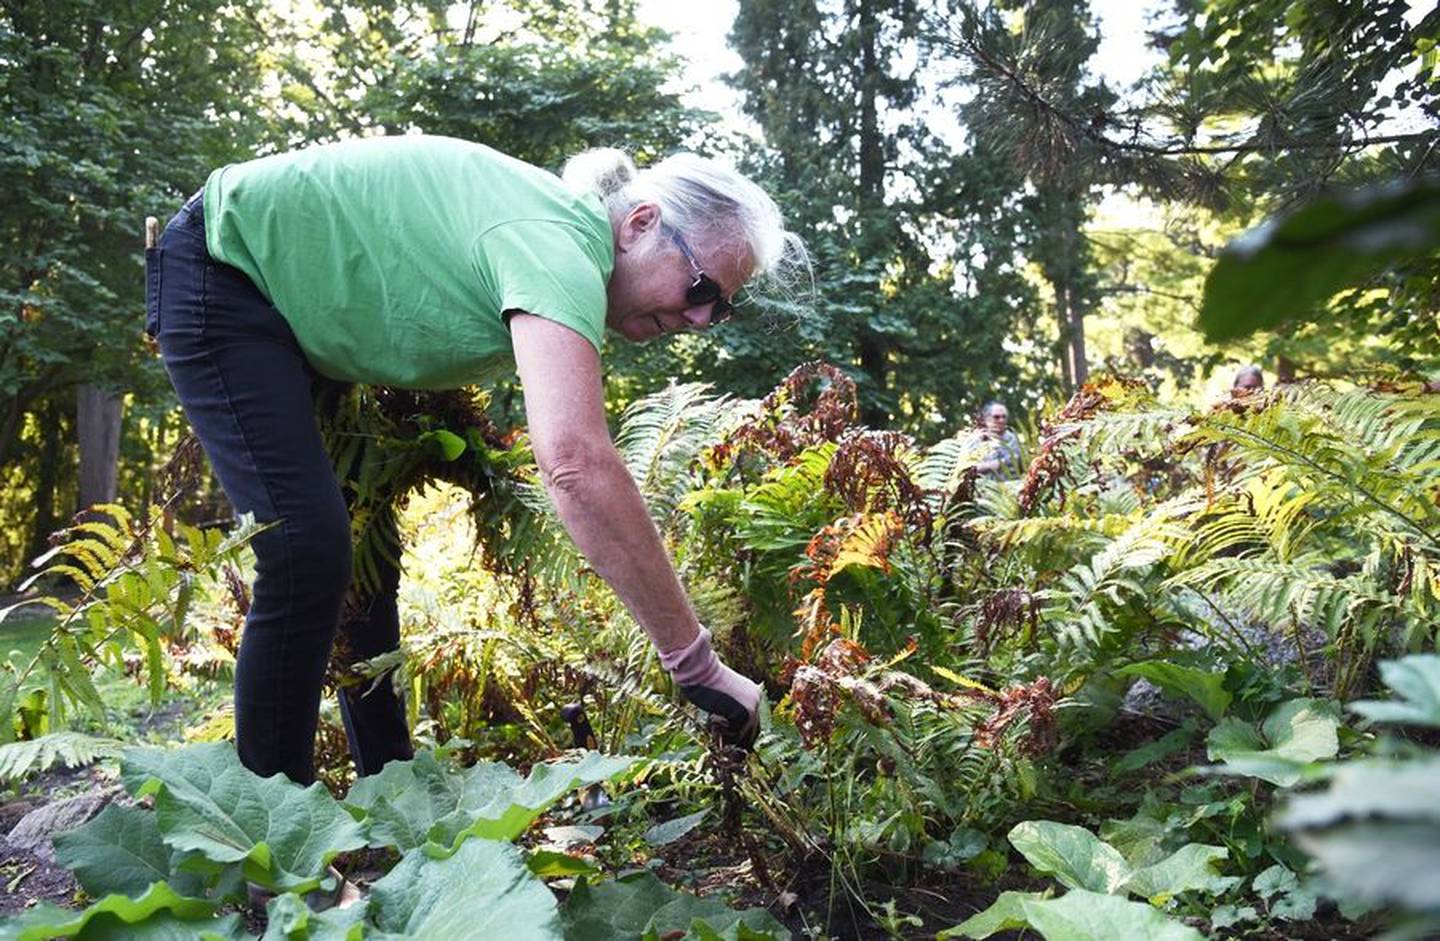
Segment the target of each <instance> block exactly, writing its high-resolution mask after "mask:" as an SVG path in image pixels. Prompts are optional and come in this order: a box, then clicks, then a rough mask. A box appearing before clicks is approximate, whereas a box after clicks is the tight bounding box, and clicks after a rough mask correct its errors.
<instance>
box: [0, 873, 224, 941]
mask: <svg viewBox="0 0 1440 941" xmlns="http://www.w3.org/2000/svg"><path fill="white" fill-rule="evenodd" d="M214 912H215V906H214V904H213V903H211V902H206V901H202V900H200V899H192V898H185V897H183V896H181V895H179V894H177V893H176V892H175V890H174V889H172V888H170V886H168V885H166V884H165V883H163V882H158V883H156V884H154V885H152V886H150V888H149V889H148V890H147V891H146V892H145V893H144V894H143V895H141V896H139V897H138V898H135V899H129V898H126V897H125V896H123V895H109V896H106V897H105V898H103V899H101V900H100V901H98V902H96V903H95V904H94V905H91V906H90V907H89V908H86V909H84V910H83V911H79V912H73V911H70V910H69V909H64V908H58V907H56V906H54V905H40V906H37V907H35V908H33V909H31V910H29V911H28V912H25V913H24V914H22V915H20V916H18V917H13V918H11V919H9V920H7V921H6V922H4V923H3V924H0V938H5V939H6V941H42V939H45V938H69V937H75V936H77V935H81V934H82V932H83V936H84V937H87V938H89V937H95V938H112V937H113V938H119V937H149V936H152V935H147V934H144V932H146V931H147V930H150V931H154V929H156V928H162V930H168V931H172V932H177V933H178V931H180V930H184V931H186V932H187V933H188V934H189V936H190V937H196V936H199V937H202V938H211V937H215V938H226V937H236V936H237V935H236V934H235V928H236V925H237V923H238V922H239V916H238V915H228V916H224V917H221V918H218V919H217V918H213V917H212V916H213V915H214ZM177 922H178V923H180V924H181V925H183V928H182V927H180V926H179V925H177V924H176V923H177ZM157 923H158V924H157ZM156 934H158V935H159V936H161V937H164V935H163V934H161V933H160V932H156Z"/></svg>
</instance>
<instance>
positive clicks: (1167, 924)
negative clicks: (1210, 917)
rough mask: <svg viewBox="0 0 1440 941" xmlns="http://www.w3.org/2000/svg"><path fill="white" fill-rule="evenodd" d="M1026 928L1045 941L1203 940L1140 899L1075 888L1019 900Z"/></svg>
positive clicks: (1198, 933) (1195, 932)
mask: <svg viewBox="0 0 1440 941" xmlns="http://www.w3.org/2000/svg"><path fill="white" fill-rule="evenodd" d="M1021 908H1022V909H1023V910H1024V913H1025V919H1026V921H1028V922H1029V923H1030V927H1032V928H1034V929H1035V930H1036V931H1038V932H1040V934H1041V935H1042V936H1043V937H1044V938H1045V939H1046V941H1115V939H1117V938H1124V939H1125V941H1204V938H1205V936H1204V935H1202V934H1201V933H1200V932H1198V931H1196V930H1195V929H1194V928H1190V927H1187V926H1186V925H1182V924H1181V923H1180V922H1178V921H1173V920H1171V919H1169V918H1166V917H1165V916H1164V915H1163V914H1161V913H1160V912H1158V911H1156V910H1155V909H1154V908H1152V907H1151V906H1149V905H1146V904H1145V903H1143V902H1131V901H1129V900H1128V899H1123V898H1120V897H1119V896H1115V895H1101V894H1099V893H1096V892H1087V891H1085V890H1084V889H1076V890H1074V891H1072V892H1067V893H1066V894H1065V895H1063V896H1062V897H1060V898H1058V899H1035V900H1030V899H1027V900H1025V901H1023V902H1022V903H1021Z"/></svg>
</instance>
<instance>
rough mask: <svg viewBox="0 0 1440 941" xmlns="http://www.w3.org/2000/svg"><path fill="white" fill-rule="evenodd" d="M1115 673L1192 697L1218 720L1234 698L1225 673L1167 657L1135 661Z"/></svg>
mask: <svg viewBox="0 0 1440 941" xmlns="http://www.w3.org/2000/svg"><path fill="white" fill-rule="evenodd" d="M1115 672H1116V673H1118V674H1119V675H1120V676H1140V677H1144V678H1145V679H1147V680H1149V681H1150V682H1152V683H1154V684H1155V685H1156V686H1158V687H1160V688H1161V689H1163V690H1165V691H1166V692H1169V693H1173V694H1179V695H1182V696H1188V697H1190V698H1191V699H1193V700H1194V701H1195V702H1197V703H1199V704H1200V707H1201V708H1202V709H1204V710H1205V714H1206V715H1208V716H1209V717H1210V718H1211V719H1214V720H1217V721H1218V720H1219V719H1220V718H1222V717H1223V716H1224V715H1225V710H1226V709H1227V708H1229V706H1230V701H1231V699H1232V698H1233V697H1232V696H1231V695H1230V692H1229V691H1228V690H1226V689H1225V676H1224V674H1222V673H1209V672H1206V671H1204V670H1197V669H1194V668H1191V667H1183V666H1180V665H1178V664H1174V663H1168V662H1166V661H1164V660H1150V661H1147V662H1145V663H1132V664H1130V665H1129V666H1127V667H1121V668H1120V669H1119V670H1116V671H1115Z"/></svg>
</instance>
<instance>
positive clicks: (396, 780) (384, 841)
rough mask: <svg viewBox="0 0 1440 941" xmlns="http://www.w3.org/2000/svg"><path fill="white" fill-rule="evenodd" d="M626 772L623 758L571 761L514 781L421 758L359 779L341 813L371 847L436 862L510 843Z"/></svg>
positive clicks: (508, 773) (499, 770) (503, 771)
mask: <svg viewBox="0 0 1440 941" xmlns="http://www.w3.org/2000/svg"><path fill="white" fill-rule="evenodd" d="M631 764H632V759H629V758H618V757H606V756H604V755H600V754H598V753H596V752H587V753H586V754H585V755H584V756H582V757H580V758H578V759H574V760H567V761H561V762H551V763H546V764H539V765H536V766H535V767H534V768H533V769H532V770H531V772H530V775H529V776H528V777H523V778H522V777H521V776H520V775H518V774H516V773H515V772H514V771H512V770H511V769H510V768H509V767H507V766H506V765H503V764H499V763H493V762H482V763H480V764H476V765H474V766H472V767H469V768H466V769H464V770H463V771H458V770H456V769H454V768H451V767H448V766H447V765H445V764H442V763H441V762H440V761H438V760H437V759H436V758H435V756H434V755H432V754H428V753H421V754H420V755H419V756H417V757H416V758H414V759H412V760H411V761H391V762H388V763H387V764H386V765H385V767H384V768H383V769H381V770H380V772H379V773H378V774H373V775H369V776H367V777H363V778H360V779H359V780H358V781H356V782H355V785H354V787H352V788H351V789H350V793H349V794H348V795H346V797H345V806H346V807H347V808H348V809H349V810H350V812H351V813H352V814H354V815H355V816H356V819H358V820H360V821H361V822H362V824H363V826H364V832H365V835H366V837H367V838H368V839H369V841H370V843H371V845H373V846H395V847H398V848H400V849H401V850H409V849H413V848H416V847H422V846H423V847H426V848H427V849H428V851H429V853H430V854H431V855H432V856H436V857H439V856H444V855H446V854H449V853H452V852H454V851H455V848H456V847H458V846H460V845H461V844H462V843H463V842H464V841H465V840H467V839H469V838H470V837H472V836H477V837H482V838H484V839H489V840H513V839H514V838H515V837H517V836H519V835H520V834H521V833H522V832H524V831H525V829H526V828H527V827H529V826H530V824H531V823H532V822H533V821H534V820H535V818H536V817H538V816H540V814H542V813H544V812H545V810H546V809H547V808H548V807H550V805H552V804H553V803H555V802H556V801H557V800H559V799H560V798H561V797H563V796H564V795H566V794H568V793H570V792H572V791H574V790H575V789H576V788H579V787H583V786H586V785H590V784H597V783H599V782H602V781H606V780H609V779H611V778H613V777H615V776H616V775H618V774H620V773H622V772H623V771H625V770H626V769H627V768H629V767H630V765H631Z"/></svg>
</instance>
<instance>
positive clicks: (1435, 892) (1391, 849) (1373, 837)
mask: <svg viewBox="0 0 1440 941" xmlns="http://www.w3.org/2000/svg"><path fill="white" fill-rule="evenodd" d="M1295 839H1296V842H1298V843H1299V844H1300V847H1301V848H1302V849H1304V850H1305V852H1307V853H1309V854H1310V856H1311V857H1312V858H1314V860H1315V862H1316V864H1317V865H1318V866H1319V867H1320V871H1321V872H1323V873H1324V874H1325V876H1326V878H1327V880H1328V881H1329V882H1330V884H1331V885H1333V886H1335V887H1336V888H1337V889H1339V891H1341V892H1343V893H1344V894H1345V895H1347V896H1350V897H1353V898H1357V899H1359V900H1361V901H1365V902H1371V903H1375V904H1394V905H1399V906H1401V907H1402V908H1407V909H1410V910H1412V911H1421V912H1430V913H1435V914H1440V877H1437V873H1440V824H1437V823H1429V824H1416V823H1413V822H1410V821H1401V820H1376V821H1367V822H1356V823H1351V824H1346V825H1345V826H1343V827H1336V828H1334V829H1331V830H1314V831H1305V832H1302V833H1298V834H1296V836H1295Z"/></svg>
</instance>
